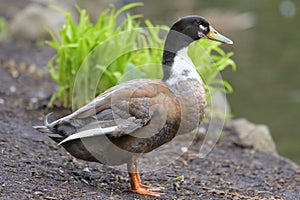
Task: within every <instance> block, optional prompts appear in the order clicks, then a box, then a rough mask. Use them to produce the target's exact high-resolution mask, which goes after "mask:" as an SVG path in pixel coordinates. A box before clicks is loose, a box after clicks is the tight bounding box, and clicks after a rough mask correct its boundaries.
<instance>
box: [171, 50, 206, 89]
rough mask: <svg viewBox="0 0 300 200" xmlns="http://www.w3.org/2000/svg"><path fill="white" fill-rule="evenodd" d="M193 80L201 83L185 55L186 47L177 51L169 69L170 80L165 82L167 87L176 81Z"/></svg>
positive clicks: (190, 61) (191, 63)
mask: <svg viewBox="0 0 300 200" xmlns="http://www.w3.org/2000/svg"><path fill="white" fill-rule="evenodd" d="M188 79H193V80H197V81H199V82H202V80H201V78H200V76H199V74H198V72H197V70H196V69H195V66H194V64H193V62H192V60H191V59H190V57H189V56H188V55H187V47H186V48H183V49H182V50H180V51H178V52H177V54H176V56H175V58H174V63H173V65H172V69H171V75H170V78H169V79H168V80H167V83H168V84H169V85H173V84H174V83H176V82H178V81H183V80H188Z"/></svg>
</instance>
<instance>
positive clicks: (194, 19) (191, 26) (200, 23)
mask: <svg viewBox="0 0 300 200" xmlns="http://www.w3.org/2000/svg"><path fill="white" fill-rule="evenodd" d="M171 30H173V31H177V32H179V33H182V34H184V35H186V36H188V37H190V38H191V39H193V40H199V39H201V38H203V37H205V35H206V34H207V33H209V31H210V30H209V23H208V22H207V21H206V20H205V19H204V18H203V17H200V16H187V17H183V18H181V19H179V20H178V21H177V22H175V23H174V24H173V26H172V27H171Z"/></svg>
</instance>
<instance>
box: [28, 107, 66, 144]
mask: <svg viewBox="0 0 300 200" xmlns="http://www.w3.org/2000/svg"><path fill="white" fill-rule="evenodd" d="M51 114H52V112H51V113H48V114H47V115H46V116H45V119H44V126H32V127H33V128H34V129H36V130H37V131H39V132H40V133H45V134H47V135H48V136H49V137H50V138H51V139H53V140H54V141H55V142H57V143H59V142H61V141H62V140H63V139H64V137H63V136H61V135H59V134H57V133H55V131H54V130H53V128H52V127H53V125H52V124H49V123H48V118H49V116H50V115H51Z"/></svg>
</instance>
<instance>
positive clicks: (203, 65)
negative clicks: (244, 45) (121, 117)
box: [48, 3, 235, 109]
mask: <svg viewBox="0 0 300 200" xmlns="http://www.w3.org/2000/svg"><path fill="white" fill-rule="evenodd" d="M141 5H142V4H141V3H133V4H128V5H126V6H124V7H122V8H120V9H119V10H116V9H115V8H114V7H111V8H109V9H107V10H105V11H104V12H102V13H101V14H100V16H99V19H98V21H97V23H96V24H92V23H91V22H90V19H89V17H88V16H87V13H86V11H85V10H83V9H80V8H78V12H79V13H80V20H79V23H78V24H76V23H75V22H74V21H73V20H72V17H71V15H70V13H65V16H66V24H65V26H64V27H63V29H62V30H61V31H60V37H61V38H60V39H59V38H57V37H55V35H54V34H51V35H52V40H51V41H50V42H48V44H49V45H51V46H52V47H54V48H55V49H56V50H57V54H56V55H55V56H54V57H53V58H52V59H51V60H50V61H49V63H48V66H49V68H50V75H51V77H52V78H53V79H54V80H55V82H56V83H57V85H58V89H57V91H56V93H55V94H54V95H53V96H52V98H51V101H50V102H49V106H52V105H53V104H54V102H55V100H57V99H58V100H59V101H60V102H61V104H62V105H63V106H65V107H73V108H75V109H76V108H78V107H80V106H82V105H84V104H86V103H87V102H89V101H90V100H91V99H93V98H94V97H95V96H96V95H97V94H100V93H102V92H103V91H105V90H107V89H108V88H110V87H112V86H114V85H116V84H119V83H120V82H125V81H128V80H131V79H137V78H161V77H162V69H161V64H160V63H161V58H162V53H163V44H164V36H165V35H166V33H167V31H168V27H167V26H161V25H153V24H152V23H151V22H150V21H149V20H145V21H144V22H143V25H142V24H141V22H140V21H141V15H130V14H126V17H125V19H124V20H123V21H122V22H121V23H119V24H117V18H118V17H119V15H120V14H121V13H123V12H125V11H127V10H129V9H131V8H133V7H136V6H141ZM199 43H200V45H199ZM199 43H198V44H196V43H195V44H193V45H191V47H190V48H189V55H190V56H191V58H192V60H193V62H194V64H195V65H196V68H197V71H198V72H199V74H200V75H201V76H202V78H203V79H204V81H205V83H206V85H207V90H209V91H210V93H214V92H215V91H220V90H222V91H224V92H232V88H231V86H230V84H229V83H227V82H225V81H220V80H215V77H216V75H217V74H218V73H219V72H220V71H222V70H224V69H225V68H226V67H232V68H233V69H235V63H234V62H233V61H232V60H231V56H232V55H233V53H231V52H230V53H225V52H224V51H223V50H222V49H221V48H220V43H218V42H212V41H208V40H201V41H199ZM220 86H221V87H220Z"/></svg>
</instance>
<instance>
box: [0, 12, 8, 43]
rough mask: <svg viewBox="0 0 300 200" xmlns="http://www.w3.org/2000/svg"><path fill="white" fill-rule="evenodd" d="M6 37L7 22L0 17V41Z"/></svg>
mask: <svg viewBox="0 0 300 200" xmlns="http://www.w3.org/2000/svg"><path fill="white" fill-rule="evenodd" d="M7 37H8V25H7V20H6V19H5V18H3V17H0V41H1V40H5V39H7Z"/></svg>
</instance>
